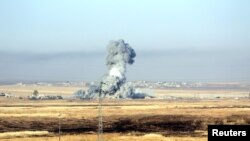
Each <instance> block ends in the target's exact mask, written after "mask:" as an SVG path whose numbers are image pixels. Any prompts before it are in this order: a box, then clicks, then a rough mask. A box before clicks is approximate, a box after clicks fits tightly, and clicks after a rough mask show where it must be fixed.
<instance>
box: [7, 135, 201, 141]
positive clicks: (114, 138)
mask: <svg viewBox="0 0 250 141" xmlns="http://www.w3.org/2000/svg"><path fill="white" fill-rule="evenodd" d="M103 138H104V140H105V141H155V140H157V141H205V140H206V138H205V137H164V136H162V135H160V134H146V135H143V136H135V135H123V134H118V133H112V134H104V136H103ZM96 140H97V136H96V135H93V134H81V135H64V136H61V141H96ZM2 141H58V137H25V138H14V139H3V140H2Z"/></svg>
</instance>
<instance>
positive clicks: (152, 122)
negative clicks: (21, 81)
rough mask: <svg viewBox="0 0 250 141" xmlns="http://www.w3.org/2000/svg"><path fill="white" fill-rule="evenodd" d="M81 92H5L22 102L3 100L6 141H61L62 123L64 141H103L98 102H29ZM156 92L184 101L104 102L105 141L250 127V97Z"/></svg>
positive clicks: (184, 137)
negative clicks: (38, 95)
mask: <svg viewBox="0 0 250 141" xmlns="http://www.w3.org/2000/svg"><path fill="white" fill-rule="evenodd" d="M80 88H81V87H69V86H65V87H62V86H58V87H54V86H25V87H24V86H17V85H7V86H0V91H1V92H6V93H10V94H12V95H15V96H16V97H10V98H6V97H0V140H1V141H21V140H24V141H56V140H59V136H58V128H59V120H60V128H61V137H60V138H61V141H95V140H97V134H96V131H97V124H98V122H97V115H98V109H97V105H98V101H96V100H80V99H63V100H29V99H27V98H25V97H27V96H28V95H31V94H32V92H33V91H34V90H35V89H36V90H38V91H39V93H42V94H50V95H63V96H70V95H72V93H73V92H74V91H76V90H78V89H80ZM83 89H86V88H83ZM154 92H155V94H156V95H157V96H160V97H161V96H166V97H168V96H173V95H175V96H179V97H183V98H178V99H163V98H158V99H144V100H104V101H103V120H104V127H103V130H104V140H106V141H128V140H130V141H153V140H159V141H205V140H207V137H206V136H207V131H206V130H207V125H208V124H250V100H249V99H248V94H249V92H248V91H244V90H192V89H189V90H183V89H171V90H164V89H155V90H154ZM20 96H22V98H20ZM203 96H204V97H208V96H211V98H210V99H209V98H207V99H203V98H202V97H203ZM238 96H239V97H240V98H238ZM215 97H217V98H215ZM218 97H219V98H218ZM244 97H245V98H244Z"/></svg>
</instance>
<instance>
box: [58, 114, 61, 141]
mask: <svg viewBox="0 0 250 141" xmlns="http://www.w3.org/2000/svg"><path fill="white" fill-rule="evenodd" d="M58 137H59V141H61V113H59V115H58Z"/></svg>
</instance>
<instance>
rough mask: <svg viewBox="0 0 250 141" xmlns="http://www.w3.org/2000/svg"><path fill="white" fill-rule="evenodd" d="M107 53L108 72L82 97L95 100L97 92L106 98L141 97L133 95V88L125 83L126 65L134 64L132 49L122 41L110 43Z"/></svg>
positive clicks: (134, 54)
mask: <svg viewBox="0 0 250 141" xmlns="http://www.w3.org/2000/svg"><path fill="white" fill-rule="evenodd" d="M107 53H108V55H107V58H106V66H107V69H108V72H107V73H106V74H105V75H104V76H103V77H102V79H101V82H99V83H97V84H92V85H91V86H90V87H89V89H88V91H87V93H86V94H85V95H84V96H83V97H84V98H89V99H92V98H97V97H98V96H99V95H98V93H99V91H101V94H102V96H103V97H107V98H137V95H140V97H141V95H142V94H141V93H140V94H138V93H135V90H134V88H133V87H132V86H131V85H129V84H127V83H126V75H125V74H126V69H127V64H129V65H131V64H133V63H134V62H135V61H134V59H135V56H136V53H135V51H134V49H133V48H131V47H130V46H129V44H127V43H125V42H124V41H123V40H117V41H110V42H109V44H108V45H107ZM145 96H146V95H145Z"/></svg>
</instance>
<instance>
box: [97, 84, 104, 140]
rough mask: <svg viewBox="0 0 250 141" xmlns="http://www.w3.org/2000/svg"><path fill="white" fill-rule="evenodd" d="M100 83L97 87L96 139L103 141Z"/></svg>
mask: <svg viewBox="0 0 250 141" xmlns="http://www.w3.org/2000/svg"><path fill="white" fill-rule="evenodd" d="M102 84H103V82H101V84H100V88H99V96H98V100H99V104H98V140H97V141H103V119H102V98H103V97H102Z"/></svg>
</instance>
